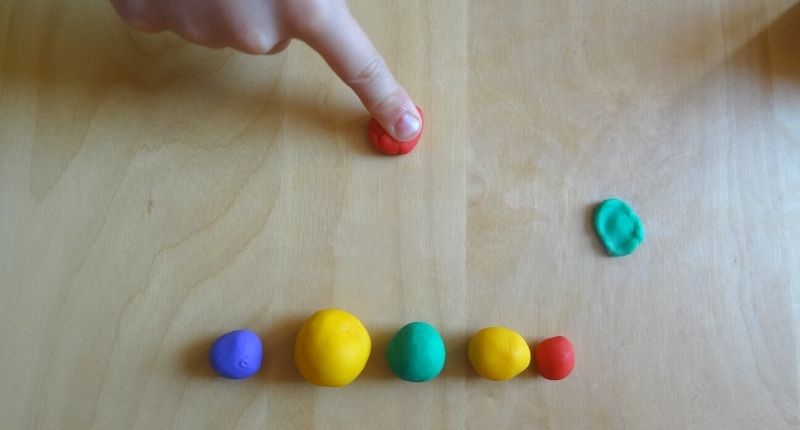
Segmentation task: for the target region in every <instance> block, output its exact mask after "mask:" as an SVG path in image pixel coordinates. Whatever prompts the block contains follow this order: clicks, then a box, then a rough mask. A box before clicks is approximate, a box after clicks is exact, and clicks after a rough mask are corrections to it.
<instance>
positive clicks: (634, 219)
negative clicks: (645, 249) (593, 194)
mask: <svg viewBox="0 0 800 430" xmlns="http://www.w3.org/2000/svg"><path fill="white" fill-rule="evenodd" d="M594 228H595V230H596V231H597V235H598V236H599V237H600V241H601V242H603V246H604V247H605V248H606V251H608V254H609V255H611V256H612V257H621V256H623V255H628V254H630V253H632V252H633V251H634V250H635V249H636V248H637V247H638V246H639V245H640V244H641V243H642V242H643V241H644V226H643V225H642V222H641V221H639V217H638V216H636V213H635V212H634V211H633V209H631V207H630V206H628V204H627V203H625V202H623V201H622V200H619V199H608V200H606V201H604V202H603V203H600V205H599V206H598V207H597V209H596V210H595V212H594Z"/></svg>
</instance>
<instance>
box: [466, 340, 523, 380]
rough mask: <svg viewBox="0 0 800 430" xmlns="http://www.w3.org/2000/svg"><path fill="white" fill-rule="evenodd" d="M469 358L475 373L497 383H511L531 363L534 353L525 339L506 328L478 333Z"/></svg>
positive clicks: (472, 342)
mask: <svg viewBox="0 0 800 430" xmlns="http://www.w3.org/2000/svg"><path fill="white" fill-rule="evenodd" d="M468 355H469V362H470V363H472V367H473V368H474V369H475V371H476V372H478V374H479V375H481V376H483V377H484V378H486V379H491V380H493V381H506V380H509V379H511V378H513V377H515V376H517V375H519V374H520V373H522V371H523V370H525V369H527V368H528V365H530V364H531V350H530V348H529V347H528V344H527V343H526V342H525V339H524V338H523V337H522V336H520V335H519V333H517V332H515V331H514V330H511V329H508V328H505V327H489V328H485V329H483V330H481V331H479V332H477V333H475V335H474V336H472V340H470V342H469V350H468Z"/></svg>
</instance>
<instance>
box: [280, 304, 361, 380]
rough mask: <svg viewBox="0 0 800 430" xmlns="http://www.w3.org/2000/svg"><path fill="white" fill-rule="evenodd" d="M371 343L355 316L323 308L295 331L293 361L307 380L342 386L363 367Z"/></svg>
mask: <svg viewBox="0 0 800 430" xmlns="http://www.w3.org/2000/svg"><path fill="white" fill-rule="evenodd" d="M371 346H372V342H371V341H370V338H369V333H367V329H366V328H364V325H363V324H361V321H359V320H358V318H356V317H355V316H353V315H352V314H350V313H348V312H345V311H343V310H340V309H325V310H321V311H319V312H317V313H315V314H314V315H312V316H311V318H309V319H308V320H306V322H305V323H304V324H303V327H302V328H300V332H299V333H297V339H296V340H295V343H294V362H295V364H296V365H297V370H299V371H300V374H301V375H303V377H304V378H306V380H308V382H310V383H312V384H314V385H322V386H325V387H342V386H345V385H347V384H349V383H351V382H353V381H354V380H355V379H356V378H357V377H358V375H359V374H361V371H362V370H364V366H365V365H366V364H367V359H368V358H369V351H370V348H371Z"/></svg>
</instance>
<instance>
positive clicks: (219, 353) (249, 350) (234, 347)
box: [208, 330, 264, 379]
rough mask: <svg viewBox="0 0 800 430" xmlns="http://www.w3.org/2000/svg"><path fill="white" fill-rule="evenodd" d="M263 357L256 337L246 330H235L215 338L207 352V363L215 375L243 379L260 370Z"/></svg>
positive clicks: (259, 341) (259, 340)
mask: <svg viewBox="0 0 800 430" xmlns="http://www.w3.org/2000/svg"><path fill="white" fill-rule="evenodd" d="M263 355H264V351H263V347H262V346H261V339H259V337H258V335H256V334H255V333H253V332H251V331H248V330H235V331H232V332H230V333H226V334H224V335H222V336H220V337H219V338H217V340H216V341H215V342H214V344H213V345H211V349H210V350H209V351H208V361H209V363H210V364H211V368H212V369H214V372H216V373H217V375H219V376H222V377H223V378H229V379H244V378H249V377H251V376H253V375H255V374H256V372H258V371H259V369H261V360H262V358H263Z"/></svg>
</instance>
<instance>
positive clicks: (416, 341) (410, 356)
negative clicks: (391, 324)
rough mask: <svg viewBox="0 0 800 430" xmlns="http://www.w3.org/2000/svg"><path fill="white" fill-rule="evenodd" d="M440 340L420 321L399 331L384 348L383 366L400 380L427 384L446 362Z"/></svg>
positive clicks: (426, 324)
mask: <svg viewBox="0 0 800 430" xmlns="http://www.w3.org/2000/svg"><path fill="white" fill-rule="evenodd" d="M445 356H446V352H445V348H444V341H443V340H442V336H441V335H440V334H439V332H438V331H436V329H435V328H434V327H433V326H432V325H430V324H428V323H426V322H422V321H417V322H412V323H410V324H407V325H406V326H404V327H403V328H401V329H400V330H399V331H398V332H397V333H396V334H395V335H394V337H392V340H391V341H389V345H388V346H387V347H386V362H387V363H388V364H389V368H390V369H392V372H394V374H395V375H397V376H398V377H399V378H400V379H404V380H406V381H411V382H425V381H430V380H431V379H433V378H435V377H436V376H438V375H439V372H441V371H442V368H443V367H444V361H445Z"/></svg>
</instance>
